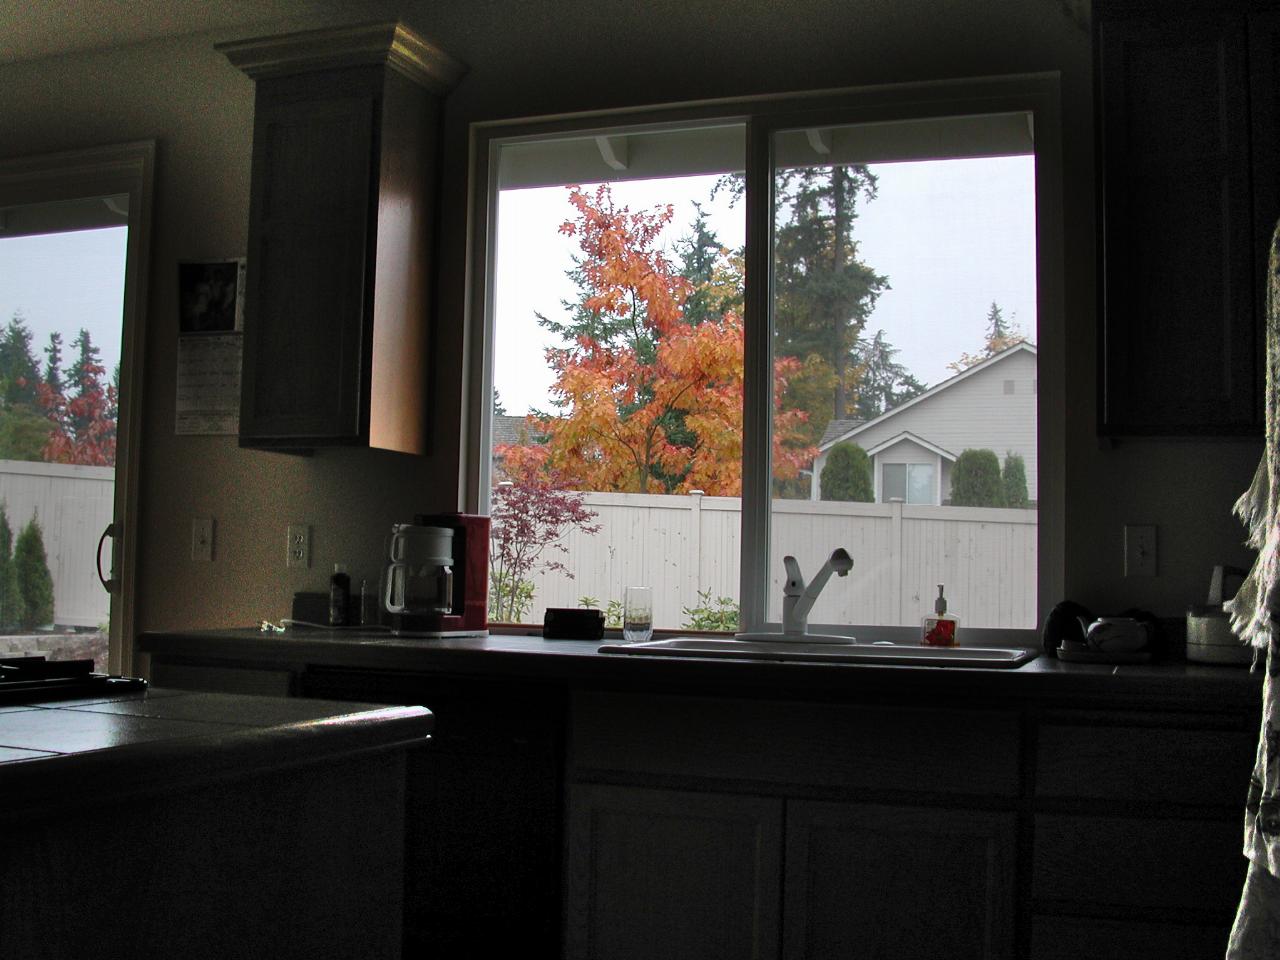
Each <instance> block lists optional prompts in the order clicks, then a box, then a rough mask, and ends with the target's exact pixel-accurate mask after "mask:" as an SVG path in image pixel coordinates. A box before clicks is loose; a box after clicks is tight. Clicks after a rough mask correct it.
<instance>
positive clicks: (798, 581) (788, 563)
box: [782, 557, 804, 597]
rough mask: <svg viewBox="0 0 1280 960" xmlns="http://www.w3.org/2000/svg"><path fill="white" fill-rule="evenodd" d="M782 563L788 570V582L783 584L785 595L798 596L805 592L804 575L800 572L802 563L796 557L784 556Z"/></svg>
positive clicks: (783, 593)
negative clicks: (797, 561)
mask: <svg viewBox="0 0 1280 960" xmlns="http://www.w3.org/2000/svg"><path fill="white" fill-rule="evenodd" d="M782 565H783V567H785V568H786V571H787V582H786V583H785V584H783V585H782V595H783V596H784V597H798V596H800V595H801V594H802V593H804V575H803V574H801V573H800V564H798V563H796V558H795V557H783V558H782Z"/></svg>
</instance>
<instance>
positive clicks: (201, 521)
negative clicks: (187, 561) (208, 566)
mask: <svg viewBox="0 0 1280 960" xmlns="http://www.w3.org/2000/svg"><path fill="white" fill-rule="evenodd" d="M191 559H192V560H195V561H197V562H199V563H212V562H213V517H193V518H192V520H191Z"/></svg>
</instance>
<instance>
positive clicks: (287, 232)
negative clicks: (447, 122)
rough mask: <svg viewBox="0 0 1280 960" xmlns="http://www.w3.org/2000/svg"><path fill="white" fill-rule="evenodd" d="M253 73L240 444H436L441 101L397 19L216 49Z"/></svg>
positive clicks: (415, 447) (442, 76)
mask: <svg viewBox="0 0 1280 960" xmlns="http://www.w3.org/2000/svg"><path fill="white" fill-rule="evenodd" d="M219 49H221V50H222V51H223V52H224V53H226V54H227V56H228V58H230V59H231V61H232V62H233V63H235V64H236V65H237V66H240V67H241V68H242V69H244V70H245V72H246V73H248V74H249V75H250V76H252V77H254V78H255V79H256V80H257V91H256V98H255V116H254V145H253V177H252V183H251V186H250V204H249V254H248V269H247V281H246V295H245V345H244V363H243V372H242V376H241V413H240V442H241V445H242V446H249V447H262V448H267V449H307V448H312V447H318V446H326V445H334V444H343V445H359V446H371V447H378V448H381V449H388V450H397V451H400V452H403V453H424V452H425V451H426V446H427V408H428V398H427V391H428V388H429V383H428V382H427V374H428V370H429V366H430V362H429V361H430V356H429V353H430V336H429V329H428V322H429V317H428V310H429V299H430V297H429V294H430V283H429V277H430V275H431V249H430V246H431V244H430V240H431V237H432V227H433V224H432V221H433V217H434V206H433V205H434V201H435V195H436V192H437V191H436V182H435V181H436V158H437V154H438V151H439V137H438V127H439V119H440V104H439V101H440V97H441V95H442V94H443V93H444V92H445V91H447V89H448V88H449V86H451V85H452V83H453V82H455V81H456V80H457V78H458V77H459V76H460V75H461V73H462V67H461V65H460V64H457V63H456V62H454V61H453V60H451V59H450V58H449V57H447V56H446V55H445V54H444V53H442V52H441V51H439V50H438V49H436V48H434V47H432V46H431V45H430V44H428V43H426V41H424V40H422V39H421V38H420V37H418V36H417V35H416V34H414V33H413V32H412V31H409V30H406V29H405V28H404V27H403V26H400V25H398V24H362V25H359V26H355V27H348V28H339V29H336V30H333V31H323V30H322V31H312V32H309V33H303V34H294V35H288V36H283V37H267V38H263V39H260V40H251V41H243V42H235V43H229V44H221V45H219Z"/></svg>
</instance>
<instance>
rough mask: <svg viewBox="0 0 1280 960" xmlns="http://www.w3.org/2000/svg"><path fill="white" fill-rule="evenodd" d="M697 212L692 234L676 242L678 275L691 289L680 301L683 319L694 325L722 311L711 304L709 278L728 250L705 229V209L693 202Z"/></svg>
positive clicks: (712, 297)
mask: <svg viewBox="0 0 1280 960" xmlns="http://www.w3.org/2000/svg"><path fill="white" fill-rule="evenodd" d="M694 208H695V209H696V210H697V214H696V215H695V216H694V220H693V223H692V224H691V225H690V226H691V230H692V233H690V234H688V235H686V236H684V237H682V238H680V240H678V241H677V242H676V255H677V256H678V257H679V258H680V270H679V273H680V276H682V277H684V278H685V279H686V280H688V281H689V283H690V285H691V286H692V292H691V293H690V294H689V296H688V298H687V299H686V300H685V302H684V322H685V323H687V324H689V325H690V326H691V327H696V326H697V325H698V324H700V323H702V321H704V320H708V319H719V317H720V315H721V314H722V313H723V312H724V308H723V306H722V305H721V304H717V303H715V302H714V301H715V295H716V291H715V289H714V287H713V286H712V281H713V280H714V279H715V277H716V268H717V267H718V266H719V265H720V263H721V261H722V260H723V258H724V257H725V255H726V254H727V253H728V251H727V250H725V248H724V247H722V246H721V245H720V241H719V240H718V239H717V238H716V235H715V233H714V232H712V231H711V230H709V229H708V228H707V212H706V211H705V210H703V209H702V204H700V203H695V204H694Z"/></svg>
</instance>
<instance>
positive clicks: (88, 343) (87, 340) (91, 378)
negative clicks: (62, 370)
mask: <svg viewBox="0 0 1280 960" xmlns="http://www.w3.org/2000/svg"><path fill="white" fill-rule="evenodd" d="M71 348H72V349H73V350H74V351H75V352H76V359H75V362H74V363H72V364H71V368H70V369H69V370H68V371H67V389H68V390H69V391H70V392H69V394H68V395H67V399H68V400H69V401H71V406H72V408H73V412H72V414H71V417H70V420H71V424H70V426H71V433H72V435H73V436H75V437H85V436H87V435H88V432H89V428H90V426H91V425H92V423H93V419H94V418H93V416H92V415H91V414H90V413H89V411H88V409H87V408H88V406H89V403H90V402H92V401H90V400H89V398H94V397H101V396H103V395H104V390H103V386H102V374H103V366H102V352H101V351H100V350H99V349H98V348H97V347H96V346H95V345H94V343H93V337H91V336H90V335H89V331H88V330H86V329H84V328H83V327H81V328H80V332H79V333H78V334H76V338H75V339H74V340H72V341H71ZM77 400H80V401H82V402H81V403H80V404H76V403H75V401H77ZM82 408H84V409H82Z"/></svg>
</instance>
